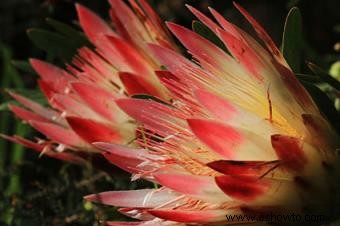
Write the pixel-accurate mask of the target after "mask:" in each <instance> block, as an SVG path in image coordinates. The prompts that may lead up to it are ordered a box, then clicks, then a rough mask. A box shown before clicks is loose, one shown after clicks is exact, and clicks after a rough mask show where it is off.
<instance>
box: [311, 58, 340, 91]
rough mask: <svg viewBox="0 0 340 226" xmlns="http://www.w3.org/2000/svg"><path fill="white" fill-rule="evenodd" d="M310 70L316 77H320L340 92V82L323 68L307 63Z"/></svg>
mask: <svg viewBox="0 0 340 226" xmlns="http://www.w3.org/2000/svg"><path fill="white" fill-rule="evenodd" d="M307 65H308V67H309V69H310V70H311V71H313V72H314V73H315V74H316V75H318V76H319V77H320V79H321V80H323V81H324V82H326V83H328V84H329V85H331V86H332V87H333V88H335V89H337V90H339V91H340V82H339V81H338V80H336V79H335V78H333V77H332V76H331V75H329V74H328V73H327V72H326V71H324V70H323V69H322V68H321V67H319V66H317V65H316V64H313V63H311V62H308V63H307Z"/></svg>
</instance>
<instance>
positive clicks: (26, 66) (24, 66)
mask: <svg viewBox="0 0 340 226" xmlns="http://www.w3.org/2000/svg"><path fill="white" fill-rule="evenodd" d="M12 65H13V66H14V67H16V68H17V69H19V70H21V71H23V72H26V73H29V74H35V71H34V69H33V68H32V66H31V65H30V63H28V62H27V61H25V60H12Z"/></svg>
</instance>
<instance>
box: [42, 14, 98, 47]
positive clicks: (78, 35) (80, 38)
mask: <svg viewBox="0 0 340 226" xmlns="http://www.w3.org/2000/svg"><path fill="white" fill-rule="evenodd" d="M46 22H47V23H48V24H49V25H50V26H52V27H53V28H54V29H55V30H56V31H58V32H59V33H60V34H63V35H65V36H66V37H69V38H71V39H72V40H73V41H74V42H75V43H77V44H78V45H80V46H89V47H92V44H91V42H90V41H89V40H88V39H87V38H86V36H85V35H84V33H82V32H80V31H77V30H75V29H73V28H72V27H71V26H69V25H67V24H64V23H62V22H59V21H57V20H54V19H51V18H47V19H46Z"/></svg>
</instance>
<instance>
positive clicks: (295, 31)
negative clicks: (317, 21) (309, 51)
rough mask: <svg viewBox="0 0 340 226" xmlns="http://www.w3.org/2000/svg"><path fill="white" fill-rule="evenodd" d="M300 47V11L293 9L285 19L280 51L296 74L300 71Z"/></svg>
mask: <svg viewBox="0 0 340 226" xmlns="http://www.w3.org/2000/svg"><path fill="white" fill-rule="evenodd" d="M302 45H303V40H302V17H301V13H300V10H299V9H298V8H297V7H293V8H292V9H291V10H290V11H289V13H288V15H287V17H286V23H285V27H284V31H283V37H282V47H281V49H282V53H283V56H284V57H285V59H286V60H287V63H288V64H289V66H290V67H291V68H292V70H293V71H294V72H296V73H299V72H300V69H301V55H302Z"/></svg>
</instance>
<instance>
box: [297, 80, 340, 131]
mask: <svg viewBox="0 0 340 226" xmlns="http://www.w3.org/2000/svg"><path fill="white" fill-rule="evenodd" d="M303 85H304V86H305V87H306V89H307V90H308V92H309V93H310V94H311V96H312V98H313V100H314V101H315V103H316V105H317V106H318V108H319V110H320V111H321V112H322V113H323V115H324V116H325V117H326V118H327V119H328V121H329V122H330V124H331V125H332V126H333V127H334V129H335V130H336V131H337V132H338V133H339V134H340V124H339V117H340V113H339V112H338V111H337V110H336V109H335V107H334V103H333V102H332V101H331V100H330V99H329V98H328V96H327V95H326V93H324V92H322V91H321V90H320V89H319V88H318V87H316V86H314V85H313V84H310V83H306V82H304V83H303Z"/></svg>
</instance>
